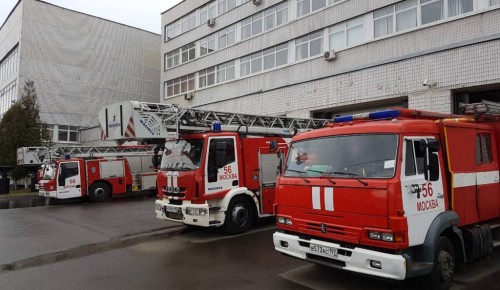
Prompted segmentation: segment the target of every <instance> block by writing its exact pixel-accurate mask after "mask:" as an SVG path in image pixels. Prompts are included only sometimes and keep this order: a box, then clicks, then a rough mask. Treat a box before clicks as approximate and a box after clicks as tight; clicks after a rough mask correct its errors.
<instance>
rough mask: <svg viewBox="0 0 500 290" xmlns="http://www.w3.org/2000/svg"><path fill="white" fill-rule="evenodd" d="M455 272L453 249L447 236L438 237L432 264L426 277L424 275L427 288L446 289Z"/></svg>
mask: <svg viewBox="0 0 500 290" xmlns="http://www.w3.org/2000/svg"><path fill="white" fill-rule="evenodd" d="M454 274H455V251H454V249H453V245H452V243H451V242H450V240H449V239H448V238H447V237H439V239H438V241H437V244H436V250H435V251H434V266H433V267H432V272H431V274H430V275H429V276H428V277H425V278H426V279H425V280H426V281H425V282H426V284H428V286H429V287H428V289H435V290H448V289H450V287H451V284H452V283H453V276H454Z"/></svg>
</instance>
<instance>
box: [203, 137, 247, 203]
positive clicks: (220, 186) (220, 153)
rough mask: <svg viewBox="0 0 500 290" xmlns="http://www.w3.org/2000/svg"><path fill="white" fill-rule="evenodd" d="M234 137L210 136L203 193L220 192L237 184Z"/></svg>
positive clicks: (237, 174)
mask: <svg viewBox="0 0 500 290" xmlns="http://www.w3.org/2000/svg"><path fill="white" fill-rule="evenodd" d="M236 152H237V151H236V137H210V138H209V141H208V154H207V157H206V158H207V160H206V162H205V173H206V174H205V194H214V193H220V192H221V191H227V190H230V189H232V188H236V187H238V186H239V182H238V180H239V169H238V168H239V162H238V159H237V154H236Z"/></svg>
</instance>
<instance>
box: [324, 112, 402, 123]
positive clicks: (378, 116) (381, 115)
mask: <svg viewBox="0 0 500 290" xmlns="http://www.w3.org/2000/svg"><path fill="white" fill-rule="evenodd" d="M399 115H401V111H399V110H385V111H379V112H373V113H361V114H356V115H350V116H341V117H336V118H334V119H333V122H334V123H345V122H352V121H356V120H382V119H392V118H397V117H399Z"/></svg>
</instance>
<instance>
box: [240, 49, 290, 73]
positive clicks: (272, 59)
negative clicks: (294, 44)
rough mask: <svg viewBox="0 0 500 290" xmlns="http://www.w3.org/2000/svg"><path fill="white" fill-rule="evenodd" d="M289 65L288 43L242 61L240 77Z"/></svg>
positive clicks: (243, 58)
mask: <svg viewBox="0 0 500 290" xmlns="http://www.w3.org/2000/svg"><path fill="white" fill-rule="evenodd" d="M287 63H288V42H287V43H283V44H280V45H277V46H273V47H271V48H268V49H265V50H263V51H259V52H257V53H254V54H252V55H249V56H246V57H242V58H241V59H240V76H242V77H243V76H246V75H249V74H254V73H258V72H260V71H263V70H268V69H272V68H274V67H277V66H282V65H285V64H287Z"/></svg>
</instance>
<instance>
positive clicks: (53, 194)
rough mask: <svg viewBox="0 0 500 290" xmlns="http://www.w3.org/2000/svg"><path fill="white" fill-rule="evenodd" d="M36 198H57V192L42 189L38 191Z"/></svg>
mask: <svg viewBox="0 0 500 290" xmlns="http://www.w3.org/2000/svg"><path fill="white" fill-rule="evenodd" d="M38 196H44V197H53V198H57V191H56V190H54V191H45V190H44V189H39V190H38Z"/></svg>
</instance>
